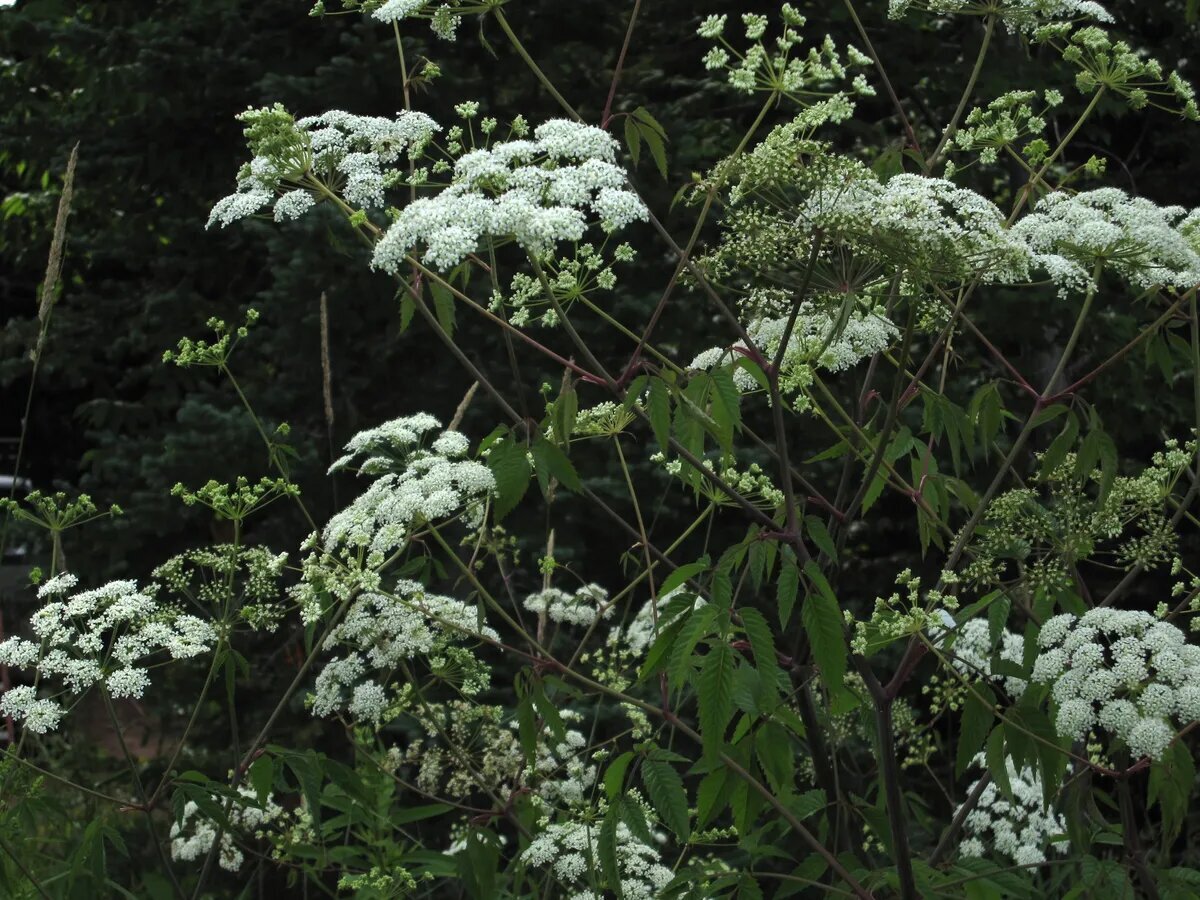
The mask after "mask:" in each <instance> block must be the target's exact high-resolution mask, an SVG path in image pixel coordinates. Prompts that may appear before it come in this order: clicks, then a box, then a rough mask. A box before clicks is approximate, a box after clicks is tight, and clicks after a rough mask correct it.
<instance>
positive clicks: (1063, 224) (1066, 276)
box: [1012, 188, 1200, 291]
mask: <svg viewBox="0 0 1200 900" xmlns="http://www.w3.org/2000/svg"><path fill="white" fill-rule="evenodd" d="M1198 214H1200V211H1195V210H1194V211H1193V212H1192V213H1191V214H1190V215H1188V214H1187V211H1186V210H1185V209H1184V208H1183V207H1181V206H1161V207H1160V206H1158V205H1157V204H1155V203H1153V202H1151V201H1150V200H1147V199H1145V198H1143V197H1130V196H1129V195H1128V194H1126V193H1125V192H1124V191H1122V190H1120V189H1119V188H1100V189H1099V190H1094V191H1086V192H1084V193H1080V194H1068V193H1066V192H1063V191H1057V192H1055V193H1053V194H1050V195H1048V196H1046V197H1044V198H1043V199H1042V200H1041V201H1039V203H1038V205H1037V208H1036V209H1035V210H1034V211H1033V212H1032V213H1030V214H1028V215H1026V216H1025V217H1023V218H1022V219H1021V220H1020V221H1018V222H1017V223H1016V224H1015V225H1013V227H1012V232H1013V235H1014V236H1015V237H1017V238H1019V239H1021V240H1022V241H1024V242H1025V243H1026V244H1027V245H1028V246H1029V248H1030V251H1031V252H1032V253H1033V254H1034V257H1035V260H1036V262H1037V264H1038V265H1039V266H1041V267H1042V268H1044V269H1045V270H1046V271H1047V272H1048V273H1049V274H1050V277H1051V278H1052V279H1053V280H1054V281H1055V282H1057V283H1058V284H1059V285H1060V286H1061V287H1062V289H1063V290H1064V291H1066V290H1068V289H1076V290H1084V289H1086V288H1087V287H1088V285H1089V284H1090V283H1091V280H1092V269H1093V268H1094V267H1095V265H1096V264H1097V262H1103V264H1104V266H1105V268H1106V269H1110V270H1112V271H1114V272H1116V273H1117V274H1119V275H1120V276H1121V277H1123V278H1125V279H1126V280H1127V281H1129V283H1130V284H1132V285H1134V286H1135V287H1138V288H1142V289H1149V288H1151V287H1154V286H1156V285H1167V286H1170V287H1176V288H1180V289H1182V290H1186V289H1187V288H1190V287H1192V286H1193V285H1195V284H1197V283H1198V282H1200V252H1198V250H1197V248H1196V247H1195V246H1193V244H1192V242H1191V240H1190V239H1189V237H1188V233H1187V232H1185V231H1184V228H1191V227H1193V226H1192V225H1191V223H1192V222H1193V220H1194V219H1195V218H1196V217H1197V216H1198Z"/></svg>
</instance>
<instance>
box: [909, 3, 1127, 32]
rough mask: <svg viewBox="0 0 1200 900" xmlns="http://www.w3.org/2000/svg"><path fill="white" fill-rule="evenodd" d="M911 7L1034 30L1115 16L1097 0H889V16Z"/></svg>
mask: <svg viewBox="0 0 1200 900" xmlns="http://www.w3.org/2000/svg"><path fill="white" fill-rule="evenodd" d="M910 9H920V10H925V11H926V12H931V13H934V14H940V15H948V14H953V13H960V14H966V15H975V16H992V15H994V16H998V17H1000V18H1001V19H1002V20H1003V21H1004V23H1005V24H1006V25H1007V26H1008V28H1009V30H1010V31H1025V32H1029V31H1033V30H1034V29H1036V28H1038V27H1040V26H1043V25H1047V24H1052V23H1070V22H1073V21H1076V20H1079V19H1095V20H1096V21H1098V22H1111V21H1112V20H1113V17H1112V15H1111V14H1110V13H1109V12H1108V10H1106V9H1105V8H1104V7H1103V6H1101V5H1100V4H1099V3H1096V2H1094V0H1000V2H998V3H997V2H995V0H888V15H889V16H890V17H891V18H893V19H899V18H902V17H903V16H904V14H905V13H907V12H908V11H909V10H910Z"/></svg>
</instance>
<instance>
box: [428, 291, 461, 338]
mask: <svg viewBox="0 0 1200 900" xmlns="http://www.w3.org/2000/svg"><path fill="white" fill-rule="evenodd" d="M429 290H430V293H432V294H433V311H434V314H435V315H436V316H437V320H438V324H439V325H441V326H442V330H443V331H445V332H446V334H448V335H450V336H451V337H453V336H454V325H455V310H454V295H453V294H452V293H450V291H449V290H448V289H447V288H446V287H445V286H443V285H441V284H438V283H437V282H436V281H432V282H430V284H429Z"/></svg>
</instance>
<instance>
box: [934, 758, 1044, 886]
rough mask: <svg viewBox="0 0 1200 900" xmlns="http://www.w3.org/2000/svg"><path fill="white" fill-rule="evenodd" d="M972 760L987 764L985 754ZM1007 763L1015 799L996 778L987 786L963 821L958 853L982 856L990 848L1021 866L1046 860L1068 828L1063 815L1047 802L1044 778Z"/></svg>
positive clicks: (981, 765)
mask: <svg viewBox="0 0 1200 900" xmlns="http://www.w3.org/2000/svg"><path fill="white" fill-rule="evenodd" d="M973 763H974V765H976V766H979V767H983V766H985V765H986V763H985V760H984V757H983V754H979V755H978V756H976V757H975V759H974V760H973ZM1005 765H1006V766H1007V769H1008V781H1009V784H1010V785H1011V787H1012V795H1013V797H1012V800H1011V801H1009V800H1007V799H1005V797H1004V795H1003V793H1001V791H1000V789H999V788H998V787H997V786H996V782H995V781H992V782H990V783H989V784H988V785H986V786H985V787H984V789H983V793H982V794H980V795H979V802H978V803H977V804H976V805H975V808H974V809H972V810H971V811H970V812H969V813H967V818H966V819H965V820H964V822H963V839H962V842H961V843H960V844H959V853H961V854H962V855H963V856H983V855H984V854H985V853H986V852H987V851H988V849H989V847H990V849H991V850H993V851H994V852H995V853H998V854H1000V855H1002V856H1006V857H1008V858H1009V859H1011V860H1012V861H1013V862H1014V863H1015V864H1016V865H1019V866H1022V865H1032V864H1034V863H1040V862H1045V861H1046V847H1047V845H1049V844H1050V838H1052V837H1054V836H1055V835H1058V834H1062V833H1063V832H1064V831H1065V825H1064V824H1063V819H1062V816H1060V815H1059V814H1058V813H1057V811H1056V810H1055V809H1054V808H1053V807H1047V806H1046V805H1045V803H1044V799H1043V794H1042V781H1041V778H1040V777H1039V776H1038V774H1037V773H1036V772H1035V771H1033V770H1032V769H1031V768H1029V767H1028V766H1026V767H1025V768H1022V769H1021V770H1020V771H1018V770H1017V768H1016V767H1015V766H1014V765H1013V762H1012V760H1011V759H1005ZM978 784H979V782H978V781H976V782H975V783H974V784H972V785H971V787H970V788H969V789H968V790H967V793H968V794H970V793H972V792H973V791H974V790H975V787H976V786H977V785H978ZM955 813H956V814H957V810H955ZM1050 846H1053V847H1054V848H1055V849H1056V851H1057V852H1059V853H1065V852H1066V851H1067V849H1068V845H1067V843H1066V842H1065V841H1060V842H1056V843H1054V844H1052V845H1050Z"/></svg>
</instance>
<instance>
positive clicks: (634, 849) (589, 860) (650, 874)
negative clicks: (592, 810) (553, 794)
mask: <svg viewBox="0 0 1200 900" xmlns="http://www.w3.org/2000/svg"><path fill="white" fill-rule="evenodd" d="M599 839H600V827H599V825H589V824H586V823H583V822H569V823H567V824H563V825H547V826H546V828H545V829H544V830H543V831H542V832H541V833H539V834H538V835H537V836H536V837H535V838H534V839H533V840H532V841H530V843H529V846H528V847H526V848H525V850H524V852H523V853H522V854H521V861H522V862H524V863H525V864H526V865H528V866H535V867H537V868H548V869H549V870H550V872H551V873H552V874H553V875H554V877H555V879H556V880H557V881H558V882H559V883H560V884H562V885H563V886H564V887H566V888H568V889H569V890H570V893H568V894H566V895H565V896H566V897H567V900H600V898H601V895H600V894H597V893H596V892H595V891H592V890H590V889H589V888H587V887H586V886H585V885H586V884H587V883H588V882H589V880H590V879H591V878H592V877H593V876H595V875H596V874H597V873H596V864H595V860H597V859H599V858H600V856H599ZM616 854H617V868H618V870H619V873H620V877H621V883H620V885H619V886H618V885H608V887H609V888H610V889H611V890H613V891H618V888H619V891H618V893H619V896H623V897H627V898H629V900H651V898H653V897H657V896H659V892H660V891H661V890H662V889H663V888H664V887H666V885H667V884H669V883H670V882H671V879H673V878H674V877H675V873H674V872H672V871H671V870H670V869H669V868H667V867H666V866H664V865H663V864H662V858H661V856H660V855H659V852H658V850H656V849H655V848H654V847H651V846H650V845H648V844H645V843H643V842H642V841H641V840H639V839H638V838H637V837H636V836H635V835H634V834H633V832H632V831H630V830H629V827H628V826H627V825H626V824H625V823H624V822H622V823H620V824H619V825H617V833H616Z"/></svg>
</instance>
